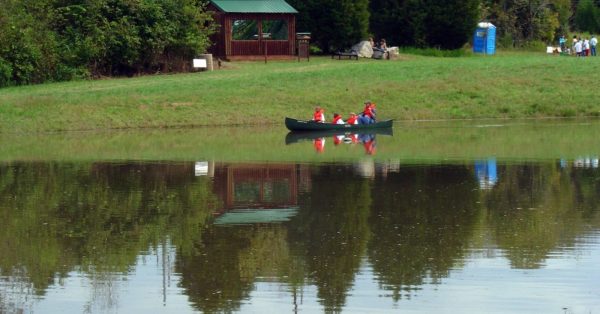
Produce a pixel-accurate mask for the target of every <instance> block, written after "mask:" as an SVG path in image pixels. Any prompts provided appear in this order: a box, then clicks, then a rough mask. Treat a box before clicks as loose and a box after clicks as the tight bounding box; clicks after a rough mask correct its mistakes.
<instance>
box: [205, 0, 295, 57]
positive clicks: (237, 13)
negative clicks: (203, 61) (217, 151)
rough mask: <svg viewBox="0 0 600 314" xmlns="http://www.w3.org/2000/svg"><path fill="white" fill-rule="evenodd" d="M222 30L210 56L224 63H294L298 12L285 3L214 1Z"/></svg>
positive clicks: (213, 8)
mask: <svg viewBox="0 0 600 314" xmlns="http://www.w3.org/2000/svg"><path fill="white" fill-rule="evenodd" d="M208 10H210V11H213V12H214V18H215V21H216V22H217V23H219V25H220V30H219V32H217V34H215V35H214V36H213V38H212V40H213V42H214V46H213V47H212V48H211V50H210V52H211V53H212V54H213V55H215V56H217V57H219V58H223V59H225V60H259V59H263V58H265V56H267V57H268V58H269V59H292V58H294V56H295V55H296V42H295V41H296V36H295V32H296V13H298V11H296V9H294V8H293V7H292V6H290V5H289V4H288V3H287V2H285V1H284V0H211V1H210V3H209V5H208Z"/></svg>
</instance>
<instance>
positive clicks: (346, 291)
mask: <svg viewBox="0 0 600 314" xmlns="http://www.w3.org/2000/svg"><path fill="white" fill-rule="evenodd" d="M396 131H397V130H396ZM396 133H397V132H396ZM386 136H387V135H386ZM284 137H285V133H280V135H279V136H278V140H279V143H280V144H272V145H274V146H275V147H268V148H264V147H256V148H255V150H260V149H269V150H273V149H276V150H277V149H280V150H285V149H288V148H289V149H299V147H304V148H305V149H306V150H307V154H314V155H315V156H320V155H322V154H326V153H328V152H331V151H334V150H335V149H340V150H341V149H345V150H346V149H347V150H350V151H356V154H355V153H352V154H355V155H350V157H348V156H346V155H344V156H345V158H340V159H343V160H341V161H340V160H326V161H322V162H318V161H312V160H311V161H296V162H294V161H282V160H263V161H257V160H245V161H230V160H227V159H226V158H222V159H216V160H211V159H208V160H189V159H188V160H189V161H186V160H177V161H165V160H159V161H149V160H138V161H136V160H131V161H123V160H106V161H102V160H100V159H99V160H78V158H72V159H64V160H60V159H58V158H51V159H48V160H43V159H41V160H22V159H15V160H4V161H3V162H1V163H0V223H1V227H0V313H20V312H25V313H31V312H35V313H84V312H87V313H190V312H205V313H212V312H249V313H265V312H269V313H285V312H287V313H289V312H303V313H313V312H317V313H318V312H346V313H390V312H402V313H410V312H421V313H432V312H436V313H600V284H599V283H600V266H599V265H600V168H598V167H599V165H598V157H597V155H594V154H593V153H592V154H587V155H583V153H585V152H586V151H587V149H583V150H579V151H569V152H567V151H565V155H566V156H572V155H577V154H579V153H581V154H582V155H581V156H579V157H567V158H562V159H561V158H554V155H555V153H551V154H550V155H552V156H549V158H547V159H535V160H532V159H531V158H522V159H519V158H518V157H517V156H518V154H515V156H512V157H511V158H498V157H497V156H495V155H492V154H490V155H488V156H483V157H481V156H472V155H465V156H463V157H464V158H460V157H461V156H453V158H452V159H451V160H448V159H444V158H440V157H439V155H437V154H431V156H432V157H431V158H430V159H429V160H422V161H421V162H417V161H415V160H411V161H410V162H405V159H404V158H398V159H393V158H388V155H385V154H386V151H387V152H388V154H389V151H390V150H391V149H392V147H390V146H392V145H396V144H398V143H396V144H394V143H395V142H394V141H393V140H392V139H393V137H389V138H388V137H386V138H383V140H379V139H380V138H381V135H378V136H377V137H376V138H377V139H378V140H379V141H377V143H373V144H376V150H373V151H371V152H369V150H368V149H367V148H365V147H364V146H365V143H364V142H361V141H360V140H358V141H356V142H354V143H353V142H352V139H351V138H350V139H346V141H345V142H344V139H342V138H340V139H339V140H341V142H339V143H338V144H339V145H341V146H339V147H341V148H336V147H338V146H336V145H334V144H333V143H332V142H333V140H334V139H332V138H327V139H326V141H328V144H326V145H328V146H325V147H326V148H325V150H324V151H321V152H319V151H318V150H317V146H316V145H315V143H314V139H307V140H301V141H298V142H297V143H295V144H293V145H295V146H286V144H285V142H284ZM394 137H395V136H394ZM357 138H358V137H357ZM362 138H367V139H369V138H368V137H364V136H363V137H362ZM288 144H289V143H288ZM82 145H85V144H82ZM276 145H280V146H276ZM344 145H346V146H344ZM353 145H354V146H353ZM440 145H448V144H447V143H443V144H440ZM574 145H575V146H574V147H577V144H574ZM344 147H345V148H344ZM352 147H354V148H352ZM208 149H210V148H208ZM219 149H221V150H223V151H227V149H226V148H219ZM393 149H397V148H393ZM465 149H468V148H465ZM503 149H504V150H505V151H510V148H503ZM534 149H535V148H534ZM233 150H234V149H233V148H232V153H233ZM584 150H585V151H584ZM15 151H16V150H15ZM540 151H542V150H541V149H540ZM589 151H591V152H593V151H600V147H590V148H589ZM235 153H236V154H239V152H235ZM255 153H256V152H255ZM380 153H381V154H383V155H384V156H385V158H378V156H380V155H378V154H380ZM405 153H406V154H410V152H405ZM559 153H560V152H558V153H556V155H559ZM17 154H22V153H21V152H17ZM311 158H313V157H311ZM90 159H93V158H90ZM183 159H186V158H183ZM334 159H335V158H334ZM220 160H227V161H220Z"/></svg>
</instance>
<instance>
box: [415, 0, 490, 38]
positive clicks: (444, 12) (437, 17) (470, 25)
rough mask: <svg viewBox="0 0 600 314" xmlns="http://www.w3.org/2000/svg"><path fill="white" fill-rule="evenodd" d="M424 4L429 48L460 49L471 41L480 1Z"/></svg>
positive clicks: (430, 2) (431, 1)
mask: <svg viewBox="0 0 600 314" xmlns="http://www.w3.org/2000/svg"><path fill="white" fill-rule="evenodd" d="M424 3H425V7H426V8H427V17H426V18H425V21H424V22H425V29H426V32H425V42H426V43H427V45H428V46H433V47H439V48H442V49H458V48H460V47H462V46H463V45H464V44H465V43H467V42H468V41H469V38H470V37H471V36H472V34H473V30H474V29H475V26H476V25H477V22H478V19H479V4H480V1H479V0H457V1H435V0H426V1H424Z"/></svg>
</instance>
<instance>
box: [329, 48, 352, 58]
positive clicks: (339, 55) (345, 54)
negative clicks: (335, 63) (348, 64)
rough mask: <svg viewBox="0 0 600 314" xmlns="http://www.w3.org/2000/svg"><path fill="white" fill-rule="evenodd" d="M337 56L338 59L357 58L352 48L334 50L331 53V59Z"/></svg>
mask: <svg viewBox="0 0 600 314" xmlns="http://www.w3.org/2000/svg"><path fill="white" fill-rule="evenodd" d="M336 56H337V58H338V60H341V59H342V57H344V58H348V60H351V59H352V58H354V59H356V60H358V52H356V51H354V50H352V51H349V52H346V51H336V52H334V53H333V54H332V55H331V59H333V58H335V57H336Z"/></svg>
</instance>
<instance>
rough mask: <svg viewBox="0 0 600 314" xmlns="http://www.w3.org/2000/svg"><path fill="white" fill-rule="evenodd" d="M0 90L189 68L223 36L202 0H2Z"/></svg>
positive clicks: (0, 12)
mask: <svg viewBox="0 0 600 314" xmlns="http://www.w3.org/2000/svg"><path fill="white" fill-rule="evenodd" d="M0 7H1V8H2V10H0V87H1V86H6V85H10V84H30V83H41V82H44V81H53V80H54V81H58V80H69V79H73V78H78V77H89V76H106V75H133V74H137V73H155V72H159V71H160V72H169V71H185V70H187V69H189V67H190V66H189V63H190V62H189V61H190V59H191V58H192V57H194V56H195V55H197V54H199V53H202V52H204V51H206V49H207V48H208V46H209V45H210V40H209V36H210V35H211V34H212V33H213V32H214V31H215V28H216V26H215V25H214V24H213V23H212V17H211V15H210V14H209V13H208V12H206V2H205V1H202V0H165V1H155V0H139V1H117V0H43V1H34V0H24V1H17V0H0Z"/></svg>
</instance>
